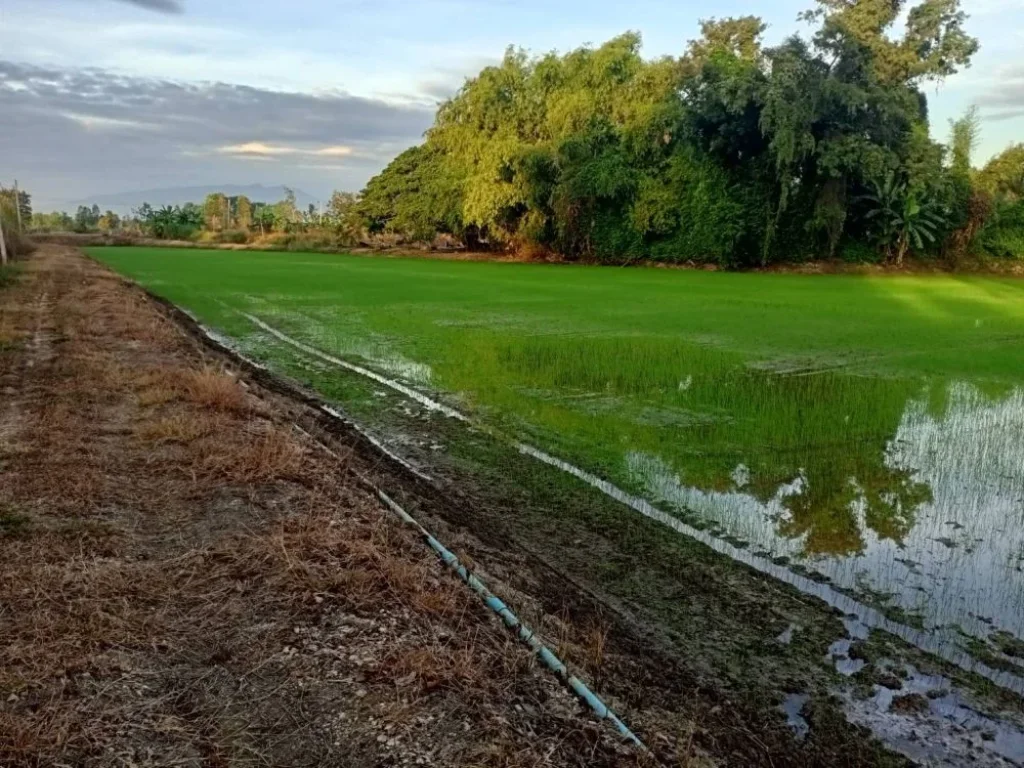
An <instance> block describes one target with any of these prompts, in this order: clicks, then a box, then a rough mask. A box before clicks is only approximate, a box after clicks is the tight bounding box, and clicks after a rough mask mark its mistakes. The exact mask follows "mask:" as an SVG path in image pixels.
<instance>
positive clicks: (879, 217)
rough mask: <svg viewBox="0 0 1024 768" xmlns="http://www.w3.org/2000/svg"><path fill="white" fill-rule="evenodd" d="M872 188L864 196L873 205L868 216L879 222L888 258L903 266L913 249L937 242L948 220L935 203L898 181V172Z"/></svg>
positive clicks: (878, 233) (878, 230) (877, 232)
mask: <svg viewBox="0 0 1024 768" xmlns="http://www.w3.org/2000/svg"><path fill="white" fill-rule="evenodd" d="M872 187H873V190H872V192H870V193H868V194H866V195H864V196H863V198H862V199H863V200H864V201H865V202H867V203H869V204H870V205H871V206H873V207H872V208H871V209H870V210H869V211H868V212H867V214H866V215H865V218H866V219H868V220H869V221H871V222H872V223H874V224H875V236H876V238H877V240H878V242H879V244H880V245H881V246H882V247H883V248H884V249H885V252H886V256H887V258H888V259H889V260H890V261H891V262H893V263H895V264H896V266H898V267H901V266H903V261H904V259H905V258H906V256H907V253H908V252H909V251H910V249H911V248H915V249H917V250H923V249H924V247H925V243H934V242H935V240H936V236H937V233H938V231H939V229H941V227H942V226H943V224H944V220H943V218H942V215H941V212H940V210H939V208H938V207H937V206H936V205H935V204H934V203H932V202H931V201H929V200H927V199H923V198H922V196H921V195H920V193H919V192H918V191H917V190H915V189H911V188H908V186H907V184H906V182H903V181H898V180H897V179H896V177H895V174H892V173H890V174H889V175H888V176H886V177H885V180H884V181H883V182H881V183H879V182H877V181H876V182H875V183H873V184H872Z"/></svg>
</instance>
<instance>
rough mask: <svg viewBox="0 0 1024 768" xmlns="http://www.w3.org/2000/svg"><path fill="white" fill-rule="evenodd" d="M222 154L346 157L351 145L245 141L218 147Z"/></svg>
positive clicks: (263, 156) (262, 157) (239, 155)
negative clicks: (307, 144) (315, 145)
mask: <svg viewBox="0 0 1024 768" xmlns="http://www.w3.org/2000/svg"><path fill="white" fill-rule="evenodd" d="M217 151H218V152H219V153H221V154H223V155H234V156H237V157H251V158H254V159H266V158H273V157H281V156H285V155H306V156H309V157H348V156H349V155H351V154H353V152H354V150H353V149H352V147H347V146H344V145H341V144H337V145H333V146H327V147H296V146H288V145H284V144H267V143H265V142H262V141H247V142H244V143H242V144H228V145H227V146H223V147H218V148H217Z"/></svg>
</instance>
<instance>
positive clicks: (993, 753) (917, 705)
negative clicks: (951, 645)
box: [841, 663, 1024, 766]
mask: <svg viewBox="0 0 1024 768" xmlns="http://www.w3.org/2000/svg"><path fill="white" fill-rule="evenodd" d="M890 666H892V665H891V663H890ZM902 673H903V677H904V679H903V681H902V686H901V687H900V688H899V689H898V690H893V689H891V688H888V687H885V686H882V685H875V686H874V687H873V693H872V695H871V696H869V697H868V698H863V699H862V698H857V697H856V696H854V695H851V694H850V693H849V692H844V693H843V694H842V695H841V697H842V698H843V701H844V708H845V710H846V714H847V717H848V718H849V719H850V720H851V722H853V723H856V724H857V725H862V726H865V727H867V728H870V729H871V731H872V732H873V733H874V734H875V735H876V736H878V737H879V738H881V739H883V740H884V741H886V742H887V743H888V744H890V745H892V746H894V747H895V748H896V749H898V750H899V751H900V752H902V753H903V754H905V755H906V756H907V757H910V758H911V759H913V760H917V761H919V762H922V763H926V764H928V765H950V766H955V765H976V766H1005V765H1021V764H1022V763H1024V730H1022V729H1021V726H1020V724H1019V723H1018V724H1014V723H1011V722H1005V721H1001V720H997V719H995V718H993V717H988V716H986V715H984V714H982V713H981V712H980V711H978V709H977V708H976V707H975V706H974V705H973V704H972V703H971V702H970V700H969V699H968V697H967V696H966V695H965V694H964V693H963V692H961V691H959V690H957V689H956V688H954V687H953V685H952V683H951V682H950V681H949V680H947V679H946V678H944V677H942V676H941V675H926V674H922V673H921V672H919V671H918V670H917V669H916V668H915V667H913V666H912V665H909V664H908V665H904V667H903V669H902Z"/></svg>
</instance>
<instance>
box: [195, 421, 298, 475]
mask: <svg viewBox="0 0 1024 768" xmlns="http://www.w3.org/2000/svg"><path fill="white" fill-rule="evenodd" d="M193 446H194V451H193V454H192V460H193V468H194V469H195V470H196V471H197V473H198V474H199V475H201V476H203V477H205V478H208V479H211V480H224V481H227V482H230V483H265V482H271V481H274V480H288V479H299V478H301V476H302V470H303V465H304V459H305V457H306V452H305V451H304V450H303V449H302V447H301V446H300V445H299V444H298V443H296V442H295V438H294V437H293V436H292V435H291V433H289V432H288V431H287V430H284V429H280V428H278V427H270V428H268V429H266V430H264V431H263V432H262V434H259V435H255V436H253V437H251V438H250V439H248V440H246V441H244V442H240V441H238V440H235V441H229V440H225V439H222V438H220V437H217V436H216V435H214V436H211V437H210V438H208V439H204V440H202V441H200V442H197V443H194V444H193Z"/></svg>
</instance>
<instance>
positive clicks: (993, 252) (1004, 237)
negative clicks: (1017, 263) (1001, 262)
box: [978, 200, 1024, 259]
mask: <svg viewBox="0 0 1024 768" xmlns="http://www.w3.org/2000/svg"><path fill="white" fill-rule="evenodd" d="M978 242H979V244H980V246H981V249H982V251H983V252H984V253H986V254H987V255H989V256H995V257H996V258H1001V259H1021V258H1024V200H1018V201H1016V202H1002V203H999V204H997V205H996V207H995V211H994V212H993V215H992V217H991V219H989V221H988V223H987V224H986V225H985V227H984V228H983V229H982V231H981V234H980V235H979V237H978Z"/></svg>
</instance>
